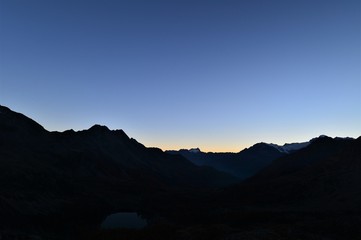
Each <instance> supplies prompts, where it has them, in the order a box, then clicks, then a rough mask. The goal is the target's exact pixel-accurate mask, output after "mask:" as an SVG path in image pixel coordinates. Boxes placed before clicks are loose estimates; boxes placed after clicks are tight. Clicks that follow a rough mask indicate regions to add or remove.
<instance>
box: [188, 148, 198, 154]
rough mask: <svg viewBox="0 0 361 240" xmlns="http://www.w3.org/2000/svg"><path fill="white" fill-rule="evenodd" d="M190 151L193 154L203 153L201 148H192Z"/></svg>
mask: <svg viewBox="0 0 361 240" xmlns="http://www.w3.org/2000/svg"><path fill="white" fill-rule="evenodd" d="M188 151H189V152H191V153H200V152H201V150H200V149H199V148H191V149H189V150H188Z"/></svg>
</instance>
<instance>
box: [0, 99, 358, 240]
mask: <svg viewBox="0 0 361 240" xmlns="http://www.w3.org/2000/svg"><path fill="white" fill-rule="evenodd" d="M232 175H233V176H232ZM241 180H242V181H241ZM360 183H361V137H359V138H357V139H352V138H330V137H327V136H320V137H317V138H314V139H311V140H310V141H309V142H302V143H291V144H285V145H283V146H279V145H275V144H268V143H257V144H255V145H253V146H252V147H250V148H247V149H244V150H242V151H240V152H238V153H204V152H202V151H201V150H200V149H199V148H193V149H190V150H186V149H183V150H179V151H167V152H163V151H162V150H160V149H158V148H146V147H145V146H143V145H142V144H140V143H138V142H137V141H136V140H135V139H132V138H129V137H128V136H127V135H126V134H125V133H124V132H123V131H122V130H109V129H108V128H107V127H106V126H100V125H94V126H93V127H91V128H89V129H88V130H83V131H73V130H68V131H64V132H49V131H47V130H45V129H44V128H43V127H42V126H41V125H40V124H38V123H36V122H35V121H33V120H32V119H30V118H28V117H26V116H24V115H23V114H21V113H16V112H14V111H12V110H10V109H9V108H7V107H4V106H0V238H1V237H2V236H5V235H2V233H3V231H4V229H5V230H6V231H10V230H11V231H17V233H18V231H20V230H19V229H21V232H23V231H25V232H33V231H34V229H37V230H36V231H38V232H41V233H44V232H46V233H48V231H52V232H62V233H64V232H66V233H67V234H68V232H69V229H68V228H69V226H76V227H77V229H79V228H80V229H83V225H84V228H85V226H86V227H87V228H90V229H96V227H94V226H96V224H98V223H99V222H98V221H100V220H101V219H103V218H104V216H106V215H107V214H109V213H114V212H117V211H141V212H143V213H145V214H148V215H150V216H152V217H153V218H155V219H166V220H163V222H166V223H168V222H172V224H174V225H172V226H173V227H171V229H173V228H174V226H176V227H175V228H176V230H174V232H173V233H172V234H174V235H172V236H171V237H169V236H168V235H167V237H164V238H162V239H209V237H212V236H210V235H207V233H208V232H209V231H216V230H215V229H217V228H218V227H221V229H222V230H221V234H223V235H224V236H225V238H215V239H240V238H232V237H234V234H239V235H237V236H242V238H241V239H279V238H262V237H260V238H258V237H257V236H258V235H257V234H259V231H258V229H255V230H254V232H252V233H249V232H247V231H248V230H249V229H248V228H247V224H248V225H252V227H253V228H255V226H258V228H260V229H263V228H264V227H265V226H266V227H267V229H268V230H270V229H271V231H272V232H276V233H277V234H286V237H285V238H281V239H304V238H302V237H301V238H300V237H299V231H301V232H303V231H308V232H309V234H311V235H309V236H316V237H314V238H309V239H343V237H344V236H345V233H351V235H349V236H351V237H349V239H355V238H354V237H355V236H360V235H361V231H360V230H358V229H359V228H357V227H350V226H354V225H355V226H356V225H357V226H358V225H359V223H360V224H361V220H360V214H359V213H360V212H361V184H360ZM315 212H317V214H316V215H314V213H315ZM310 213H312V214H311V215H308V214H310ZM330 216H332V217H330ZM340 217H341V220H340V221H341V222H337V221H338V219H340ZM325 219H326V220H325ZM329 219H332V221H331V220H329ZM349 219H352V220H349ZM335 222H336V223H335ZM94 224H95V225H94ZM192 224H193V225H192ZM209 224H215V226H217V228H215V229H213V228H212V229H208V228H207V231H205V230H204V228H203V227H202V226H208V225H209ZM340 224H341V225H342V226H343V228H344V229H342V231H341V230H340V231H339V230H338V229H337V228H335V227H334V226H340ZM189 225H191V226H192V227H191V228H188V227H187V226H189ZM315 225H317V226H320V227H322V228H324V229H327V231H323V230H322V231H323V232H326V233H327V234H328V235H327V234H326V236H327V237H326V238H322V237H323V236H324V235H323V233H322V234H320V233H319V231H318V229H316V230H315V228H314V227H313V226H315ZM39 226H41V227H39ZM45 226H46V227H45ZM64 226H67V228H66V229H67V230H66V231H65V230H64V229H65V228H64ZM285 226H286V228H285ZM57 228H60V230H59V229H57ZM9 229H10V230H9ZM14 229H15V230H14ZM39 229H40V230H39ZM44 229H46V230H44ZM49 229H51V230H49ZM54 229H55V230H54ZM245 229H248V230H245ZM285 229H286V230H285ZM290 229H291V230H292V231H291V230H290ZM295 229H296V230H295ZM178 230H179V231H178ZM293 230H295V231H293ZM336 230H337V231H336ZM161 231H163V230H161ZM164 231H165V230H164ZM167 231H169V229H168V230H167ZM167 231H165V232H166V233H169V232H167ZM172 231H173V230H172ZM217 231H218V230H217ZM244 231H246V232H244ZM252 231H253V230H252ZM189 232H191V233H189ZM188 233H189V234H190V235H187V234H188ZM184 234H185V235H184ZM197 234H201V236H203V238H191V237H190V236H193V235H197ZM249 234H251V235H249ZM252 234H254V235H252ZM287 234H288V235H287ZM205 235H207V236H209V237H204V236H205ZM223 235H219V236H223ZM250 236H251V237H250ZM252 236H253V237H252ZM275 236H278V235H275ZM302 236H303V235H302ZM333 236H338V238H333ZM148 237H149V236H148V235H146V237H145V238H133V239H149V238H148ZM5 239H15V238H5ZM16 239H18V237H16ZM24 239H32V238H29V237H28V238H24ZM46 239H47V238H46ZM53 239H69V238H68V237H63V238H60V237H56V238H53ZM74 239H77V238H74ZM109 239H114V238H109ZM152 239H159V238H158V237H156V238H152ZM306 239H307V238H306Z"/></svg>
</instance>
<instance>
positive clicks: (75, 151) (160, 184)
mask: <svg viewBox="0 0 361 240" xmlns="http://www.w3.org/2000/svg"><path fill="white" fill-rule="evenodd" d="M233 181H234V179H233V178H232V177H230V176H228V175H227V174H224V173H221V172H218V171H216V170H214V169H211V168H207V167H198V166H195V165H193V164H192V163H190V162H189V161H188V160H186V159H185V158H183V157H181V156H174V155H169V154H166V153H164V152H162V151H161V150H159V149H149V148H146V147H144V146H143V145H142V144H140V143H138V142H137V141H136V140H134V139H130V138H129V137H128V136H127V135H126V134H125V133H124V132H123V131H122V130H115V131H111V130H109V129H108V128H107V127H104V126H99V125H95V126H93V127H91V128H90V129H89V130H84V131H79V132H75V131H72V130H69V131H65V132H62V133H59V132H48V131H46V130H45V129H44V128H43V127H41V126H40V125H39V124H37V123H36V122H34V121H33V120H31V119H29V118H27V117H25V116H24V115H22V114H19V113H16V112H13V111H11V110H10V109H8V108H6V107H2V106H0V189H1V192H0V223H1V222H9V219H14V221H19V219H26V217H30V216H44V217H46V216H48V217H47V219H60V218H62V217H64V218H65V217H66V218H72V217H74V216H75V215H77V214H78V215H84V214H85V216H86V214H90V213H91V214H92V215H97V214H100V215H101V214H105V213H107V212H110V211H116V210H117V209H128V210H139V209H140V208H141V206H140V205H141V202H142V199H143V198H144V197H146V196H148V195H156V194H158V193H161V192H164V191H167V192H171V191H172V189H174V188H177V189H182V188H187V189H189V188H195V187H199V188H207V187H217V186H222V185H225V184H229V183H230V182H233ZM49 216H53V217H49ZM54 216H56V217H54ZM85 218H86V217H85ZM83 220H84V219H83ZM83 220H82V221H83ZM28 222H29V221H28Z"/></svg>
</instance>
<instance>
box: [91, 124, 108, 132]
mask: <svg viewBox="0 0 361 240" xmlns="http://www.w3.org/2000/svg"><path fill="white" fill-rule="evenodd" d="M88 130H89V131H97V132H109V131H110V130H109V128H108V127H107V126H104V125H100V124H95V125H93V126H92V127H91V128H89V129H88Z"/></svg>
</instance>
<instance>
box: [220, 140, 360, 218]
mask: <svg viewBox="0 0 361 240" xmlns="http://www.w3.org/2000/svg"><path fill="white" fill-rule="evenodd" d="M360 182H361V138H358V139H355V140H351V139H339V138H336V139H332V138H328V137H325V138H319V139H316V140H315V141H313V142H312V143H311V144H310V145H309V146H308V147H306V148H304V149H302V150H299V151H298V152H295V153H292V154H290V155H287V156H285V157H283V158H280V159H277V160H276V161H274V162H273V163H272V164H271V165H270V166H269V167H267V168H265V169H264V170H262V171H261V172H260V173H258V174H256V175H255V176H254V177H252V178H250V179H248V180H247V181H246V182H244V183H242V184H240V185H237V186H235V187H231V188H229V189H228V190H227V191H226V193H227V194H226V195H227V196H226V198H232V199H233V200H234V201H237V202H238V204H239V203H240V202H241V203H243V204H248V205H249V204H255V205H259V206H260V205H264V206H279V207H291V208H294V209H308V210H349V211H356V210H357V211H360V210H361V207H360V206H361V185H360Z"/></svg>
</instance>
